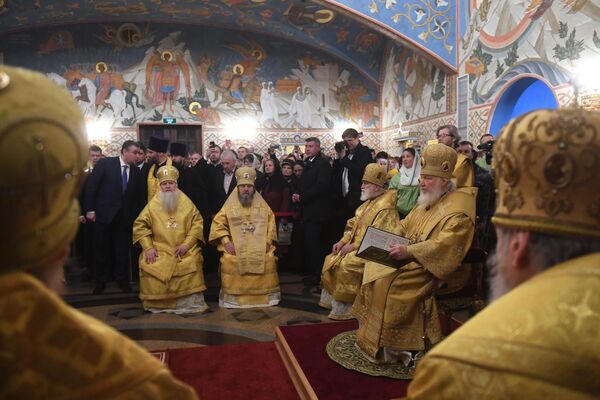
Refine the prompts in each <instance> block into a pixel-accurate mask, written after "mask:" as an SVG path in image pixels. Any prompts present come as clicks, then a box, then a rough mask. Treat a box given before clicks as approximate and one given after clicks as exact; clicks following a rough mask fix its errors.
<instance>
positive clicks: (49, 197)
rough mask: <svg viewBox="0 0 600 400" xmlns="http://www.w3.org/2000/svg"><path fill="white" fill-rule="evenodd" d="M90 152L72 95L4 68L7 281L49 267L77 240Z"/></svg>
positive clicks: (0, 191) (0, 134) (1, 187)
mask: <svg viewBox="0 0 600 400" xmlns="http://www.w3.org/2000/svg"><path fill="white" fill-rule="evenodd" d="M32 93H35V95H32ZM86 146H87V142H86V139H85V134H84V123H83V117H82V115H81V111H80V110H79V107H77V104H76V103H75V102H74V101H73V98H72V97H71V95H70V93H68V92H67V90H66V89H60V88H59V87H58V86H57V85H55V84H54V83H52V82H51V81H50V80H48V79H47V78H45V77H44V76H43V75H41V74H39V73H35V72H32V71H28V70H24V69H20V68H12V67H7V66H0V169H1V170H2V171H5V173H4V176H3V178H2V180H1V181H0V215H1V219H2V225H3V226H4V228H3V229H2V233H1V234H0V254H2V258H3V261H2V266H1V267H0V273H1V272H6V271H9V270H15V269H22V270H27V269H31V268H35V267H38V266H43V265H44V264H46V263H47V262H48V261H49V260H51V259H52V258H53V257H55V256H56V255H57V254H59V253H60V251H61V250H64V249H65V247H66V246H67V245H68V243H70V242H71V240H73V238H74V237H75V234H76V232H77V228H78V219H77V216H78V215H79V205H78V202H77V199H76V196H77V193H78V192H79V188H80V186H81V183H82V179H83V171H84V167H85V163H86V153H87V148H86Z"/></svg>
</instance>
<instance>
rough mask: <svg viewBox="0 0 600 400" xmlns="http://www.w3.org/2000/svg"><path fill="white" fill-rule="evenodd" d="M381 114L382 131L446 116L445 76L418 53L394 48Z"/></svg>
mask: <svg viewBox="0 0 600 400" xmlns="http://www.w3.org/2000/svg"><path fill="white" fill-rule="evenodd" d="M381 110H382V127H389V126H395V125H399V124H401V123H402V122H403V121H410V120H415V119H421V118H425V117H429V116H432V115H436V114H440V113H444V112H446V74H445V73H444V72H443V71H441V70H440V69H439V68H436V67H434V66H433V65H432V64H431V63H429V62H428V61H427V60H425V59H424V58H422V57H420V56H419V55H418V54H416V53H415V52H413V51H411V50H409V49H407V48H405V47H400V46H396V45H392V46H391V48H390V51H389V55H388V58H387V60H386V65H385V77H384V82H383V89H382V105H381Z"/></svg>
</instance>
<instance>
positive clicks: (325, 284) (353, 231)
mask: <svg viewBox="0 0 600 400" xmlns="http://www.w3.org/2000/svg"><path fill="white" fill-rule="evenodd" d="M386 181H387V172H386V170H385V168H384V167H383V166H381V165H378V164H369V165H367V167H366V168H365V173H364V176H363V179H362V182H363V183H362V187H361V191H362V193H361V197H360V199H361V201H364V203H363V204H362V205H361V206H360V207H358V209H357V210H356V212H355V214H354V217H353V218H351V219H349V220H348V221H347V222H346V228H345V229H344V235H343V236H342V238H341V239H340V240H339V241H338V242H337V243H336V244H334V245H333V249H332V252H331V254H329V255H328V256H327V257H326V258H325V263H324V264H323V273H322V276H321V286H322V288H323V290H322V291H321V300H320V302H319V304H320V305H321V306H322V307H325V308H329V309H331V312H330V313H329V318H331V319H335V320H346V319H352V318H354V316H353V315H352V313H351V309H352V303H353V302H354V298H355V297H356V295H357V294H358V290H359V289H360V285H361V283H362V279H363V270H364V266H365V262H366V260H364V259H362V258H359V257H357V256H356V251H357V250H358V248H359V246H360V242H361V241H362V239H363V237H364V236H365V232H366V231H367V228H368V227H369V226H373V227H375V228H379V229H382V230H384V231H392V230H393V229H394V228H395V227H396V225H398V223H400V217H399V216H398V212H397V211H396V191H395V190H388V191H386V190H385V188H384V185H385V183H386Z"/></svg>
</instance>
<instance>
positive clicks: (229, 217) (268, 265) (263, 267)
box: [209, 167, 281, 308]
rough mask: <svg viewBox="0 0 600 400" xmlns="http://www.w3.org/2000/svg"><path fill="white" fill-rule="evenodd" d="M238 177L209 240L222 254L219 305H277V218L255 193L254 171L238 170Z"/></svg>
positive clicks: (214, 223) (214, 224)
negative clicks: (235, 187) (234, 188)
mask: <svg viewBox="0 0 600 400" xmlns="http://www.w3.org/2000/svg"><path fill="white" fill-rule="evenodd" d="M235 177H236V180H237V189H236V191H234V192H233V193H232V194H231V195H230V196H229V198H228V199H227V201H225V204H224V205H223V208H222V209H221V210H220V211H219V212H218V213H217V215H216V216H215V218H214V219H213V221H212V226H211V229H210V237H209V242H210V243H211V244H213V245H215V246H217V249H218V250H219V251H221V252H222V256H221V266H220V269H221V291H220V294H219V306H221V307H226V308H248V307H266V306H274V305H277V304H279V300H280V298H281V293H280V289H279V277H278V275H277V266H276V261H277V258H276V257H275V246H276V244H277V236H276V235H277V234H276V228H275V215H274V214H273V211H271V208H270V207H269V205H268V204H267V203H266V202H265V200H264V199H263V198H262V196H261V195H260V193H257V192H255V191H254V181H255V179H256V171H255V170H254V168H248V167H243V168H238V169H237V171H236V173H235Z"/></svg>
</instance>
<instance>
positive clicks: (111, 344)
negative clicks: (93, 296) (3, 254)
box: [0, 272, 197, 400]
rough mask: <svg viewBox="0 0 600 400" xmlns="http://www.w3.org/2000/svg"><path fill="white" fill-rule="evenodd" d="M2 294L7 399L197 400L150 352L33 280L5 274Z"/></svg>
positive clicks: (0, 344)
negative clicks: (69, 304) (76, 308)
mask: <svg viewBox="0 0 600 400" xmlns="http://www.w3.org/2000/svg"><path fill="white" fill-rule="evenodd" d="M0 293H2V296H0V370H1V371H2V374H0V398H2V399H24V400H36V399H43V400H50V399H61V400H79V399H85V400H100V399H128V400H129V399H131V400H133V399H140V400H145V399H157V400H158V399H182V400H187V399H196V398H197V397H196V394H195V392H194V390H193V389H192V388H191V387H189V386H187V385H185V384H184V383H182V382H180V381H178V380H177V379H175V378H174V377H173V375H172V374H171V372H170V371H169V370H168V369H167V367H166V366H165V365H163V364H162V363H160V361H158V359H156V358H155V357H154V356H152V355H151V354H149V353H148V352H147V351H146V350H144V349H143V348H141V347H140V346H138V345H137V344H135V343H134V342H133V341H131V340H130V339H128V338H127V337H125V336H124V335H122V334H120V333H119V332H117V331H115V330H114V329H113V328H111V327H109V326H108V325H106V324H104V323H102V322H100V321H98V320H96V319H95V318H92V317H90V316H88V315H85V314H83V313H81V312H79V311H77V310H75V309H73V308H71V307H69V306H68V305H67V304H65V303H64V302H63V300H62V299H60V297H58V296H57V295H56V294H55V293H54V292H51V291H50V290H49V289H48V288H47V287H46V286H44V284H42V283H41V282H40V281H39V280H37V279H36V278H34V277H33V276H31V275H29V274H27V273H24V272H12V273H5V274H2V275H0Z"/></svg>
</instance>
